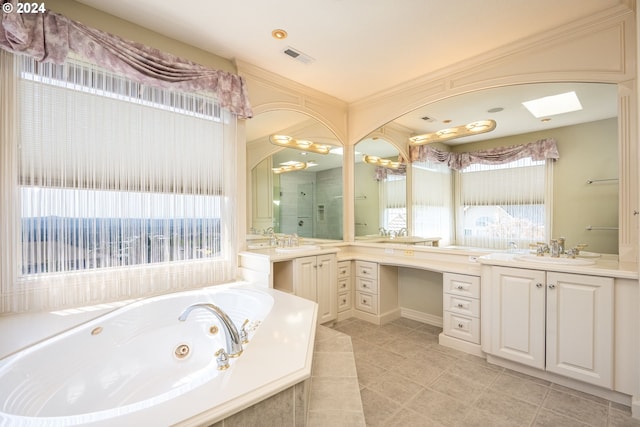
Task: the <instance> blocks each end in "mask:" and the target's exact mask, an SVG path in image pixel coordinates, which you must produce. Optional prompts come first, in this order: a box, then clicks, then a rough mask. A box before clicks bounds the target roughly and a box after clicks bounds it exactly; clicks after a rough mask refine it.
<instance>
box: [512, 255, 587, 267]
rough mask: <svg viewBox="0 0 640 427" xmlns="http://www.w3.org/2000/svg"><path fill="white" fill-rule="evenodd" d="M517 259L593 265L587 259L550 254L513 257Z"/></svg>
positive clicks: (558, 263)
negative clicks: (555, 256)
mask: <svg viewBox="0 0 640 427" xmlns="http://www.w3.org/2000/svg"><path fill="white" fill-rule="evenodd" d="M514 259H515V260H518V261H526V262H536V263H540V264H555V265H593V264H595V261H591V260H588V259H578V258H551V257H550V256H537V255H519V256H516V257H514Z"/></svg>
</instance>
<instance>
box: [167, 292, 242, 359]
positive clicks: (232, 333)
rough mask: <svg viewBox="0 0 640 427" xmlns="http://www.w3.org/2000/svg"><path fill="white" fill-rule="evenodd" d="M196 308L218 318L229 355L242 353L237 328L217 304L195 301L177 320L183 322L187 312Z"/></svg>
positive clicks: (234, 355) (187, 314) (235, 355)
mask: <svg viewBox="0 0 640 427" xmlns="http://www.w3.org/2000/svg"><path fill="white" fill-rule="evenodd" d="M196 308H202V309H204V310H207V311H209V312H211V314H213V315H214V316H216V317H217V318H218V320H220V323H222V327H223V328H224V331H225V340H226V343H227V354H228V356H229V357H238V356H240V355H241V354H242V340H241V338H240V333H239V332H238V328H236V325H234V323H233V321H232V320H231V319H230V318H229V316H227V314H226V313H225V312H224V311H223V310H222V309H221V308H220V307H218V306H217V305H214V304H209V303H204V302H201V303H196V304H192V305H190V306H189V307H187V308H186V309H185V310H184V311H183V312H182V314H181V315H180V316H179V317H178V320H179V321H181V322H184V321H185V320H187V317H189V314H190V313H191V312H192V311H193V310H195V309H196Z"/></svg>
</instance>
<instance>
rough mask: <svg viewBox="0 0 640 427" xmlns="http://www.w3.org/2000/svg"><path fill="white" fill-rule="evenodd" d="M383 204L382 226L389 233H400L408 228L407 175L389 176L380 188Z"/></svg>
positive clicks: (381, 211) (380, 198)
mask: <svg viewBox="0 0 640 427" xmlns="http://www.w3.org/2000/svg"><path fill="white" fill-rule="evenodd" d="M379 191H380V194H379V200H380V204H381V209H380V214H381V216H382V218H380V224H382V227H383V228H384V229H386V230H387V231H393V232H398V231H399V230H401V229H403V228H405V229H406V228H407V214H406V211H407V179H406V175H394V174H387V176H386V178H384V179H383V180H382V182H381V185H380V186H379Z"/></svg>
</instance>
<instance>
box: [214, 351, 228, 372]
mask: <svg viewBox="0 0 640 427" xmlns="http://www.w3.org/2000/svg"><path fill="white" fill-rule="evenodd" d="M215 355H216V362H218V370H219V371H224V370H225V369H228V368H229V355H228V354H227V352H226V351H224V348H221V349H220V350H218V351H216V354H215Z"/></svg>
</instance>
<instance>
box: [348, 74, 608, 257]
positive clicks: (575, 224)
mask: <svg viewBox="0 0 640 427" xmlns="http://www.w3.org/2000/svg"><path fill="white" fill-rule="evenodd" d="M571 92H573V93H575V94H576V96H577V98H578V100H579V103H580V108H579V109H577V110H575V111H570V112H564V113H554V114H551V113H546V114H543V115H541V116H539V117H536V116H534V115H533V114H532V113H531V112H530V111H529V110H528V109H527V108H525V106H524V105H523V102H526V101H531V100H534V99H540V98H548V97H552V96H555V95H559V94H565V93H571ZM617 105H618V96H617V86H616V85H615V84H597V83H571V82H563V83H544V84H542V83H536V84H525V85H517V86H508V87H499V88H492V89H486V90H480V91H476V92H471V93H467V94H463V95H458V96H454V97H450V98H447V99H443V100H440V101H437V102H434V103H431V104H428V105H425V106H424V107H421V108H419V109H416V110H415V111H412V112H410V113H407V114H405V115H403V116H401V117H399V118H397V119H395V120H394V121H392V122H391V123H389V124H388V125H385V126H384V127H383V128H385V129H386V130H387V131H386V132H385V133H393V134H394V137H393V138H391V139H393V141H394V143H395V144H396V145H398V146H399V147H401V149H403V148H402V147H403V146H402V145H401V144H405V145H404V149H406V150H407V151H408V150H409V142H408V138H409V137H410V136H415V135H422V134H428V133H435V132H439V131H442V132H444V133H446V132H447V131H449V130H450V129H451V128H452V127H458V126H464V125H466V124H470V123H473V122H476V121H480V120H488V119H490V120H494V121H495V122H496V127H495V129H494V130H492V131H490V132H487V133H483V134H477V135H472V136H464V137H459V138H453V139H450V140H447V141H444V142H435V143H433V144H428V145H430V146H431V147H434V148H436V149H438V150H440V151H443V152H452V153H463V152H474V151H482V150H489V149H495V148H498V147H507V146H513V145H522V144H527V143H530V142H535V141H538V140H542V139H547V138H553V139H555V140H556V142H557V147H558V152H559V159H558V160H556V161H552V163H553V166H552V167H551V168H548V167H545V166H544V165H543V166H540V164H537V165H536V164H530V165H527V164H520V165H518V168H517V170H520V171H522V170H534V169H535V170H538V172H536V173H538V175H539V177H538V178H531V179H529V181H531V182H536V183H538V184H541V183H542V184H541V185H538V186H537V187H535V188H534V187H526V188H525V187H518V185H519V184H518V185H516V182H517V181H516V179H515V178H513V177H512V175H511V172H510V170H516V167H515V166H513V167H512V166H503V167H502V170H496V171H493V172H487V171H485V170H484V168H483V167H480V168H479V169H478V170H472V169H471V170H463V171H455V170H452V169H451V168H449V167H447V166H446V165H442V164H439V163H435V162H430V161H420V162H413V163H411V164H410V166H409V167H408V168H407V175H406V179H405V181H404V182H406V185H407V187H406V202H405V205H404V206H401V204H402V203H401V201H399V200H397V197H394V196H392V197H387V198H386V199H382V200H381V199H378V204H377V205H378V209H377V210H375V212H377V217H378V218H379V222H378V223H377V224H376V225H377V227H371V226H370V223H371V222H375V221H374V220H371V219H370V218H371V215H370V214H369V216H368V217H367V219H366V220H365V215H366V211H363V210H362V209H360V206H361V205H362V200H359V197H360V196H362V194H361V193H362V191H361V189H364V188H367V190H366V191H367V194H366V195H367V197H369V194H372V193H375V189H369V188H368V185H370V184H371V183H370V182H368V181H366V180H365V179H363V177H362V176H361V175H360V174H358V173H357V170H358V168H362V167H363V166H361V165H359V163H358V162H356V174H355V191H354V197H355V200H354V206H355V209H354V211H355V222H356V224H355V234H356V236H357V237H359V238H364V237H366V236H371V235H374V234H376V233H377V228H380V227H384V228H388V229H393V230H395V226H394V225H393V224H391V223H389V222H384V221H385V218H387V217H388V215H385V214H384V211H385V210H387V211H389V210H390V209H395V210H396V211H397V210H398V209H401V208H402V207H404V208H405V209H406V218H407V225H406V227H407V229H408V233H407V235H408V236H409V237H424V238H436V237H439V238H440V240H439V246H447V247H452V248H456V247H482V248H491V249H508V248H509V247H510V245H513V246H514V247H515V246H517V247H519V249H523V248H528V244H527V242H532V241H537V240H542V241H548V239H550V238H559V237H564V238H565V239H566V242H567V245H569V246H571V245H576V244H579V243H584V244H588V245H589V246H588V249H586V250H585V251H586V252H589V251H593V252H597V253H613V254H616V253H617V252H618V199H619V197H618V127H617V114H618V113H617ZM372 135H373V134H372ZM403 135H404V136H403ZM374 143H375V144H381V142H380V140H379V139H378V140H375V141H374V140H372V138H370V137H367V138H365V139H363V140H362V141H361V142H360V143H358V144H357V145H356V152H360V153H362V152H364V151H365V147H367V146H368V145H369V144H374ZM413 150H416V148H413ZM393 155H395V153H392V154H390V156H393ZM534 163H535V162H534ZM542 163H543V164H544V163H545V162H544V161H543V162H542ZM497 169H501V167H497ZM387 176H388V177H389V178H388V179H387V180H382V179H381V180H378V181H377V185H378V194H384V193H385V191H384V189H382V188H380V187H383V186H391V185H392V181H393V180H396V179H397V177H394V176H393V175H387ZM502 190H504V191H502ZM394 191H395V193H394V194H399V193H400V191H399V190H398V189H397V188H396V189H395V190H394ZM387 193H388V192H387ZM392 202H393V203H392ZM394 203H396V205H395V206H394V205H393V204H394ZM367 208H368V209H371V210H373V208H372V207H371V206H368V207H367ZM365 224H366V227H365ZM372 237H380V236H372Z"/></svg>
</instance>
